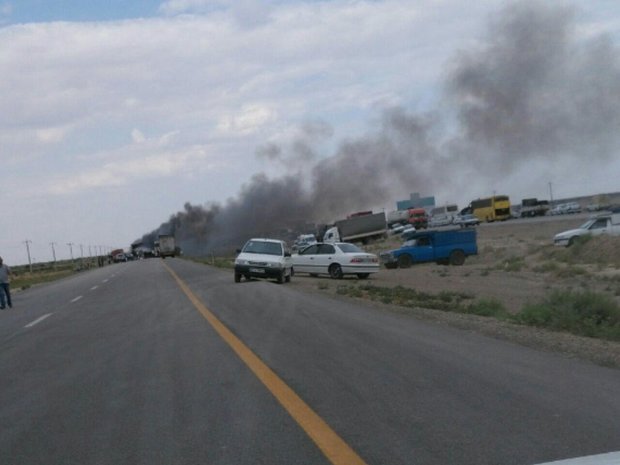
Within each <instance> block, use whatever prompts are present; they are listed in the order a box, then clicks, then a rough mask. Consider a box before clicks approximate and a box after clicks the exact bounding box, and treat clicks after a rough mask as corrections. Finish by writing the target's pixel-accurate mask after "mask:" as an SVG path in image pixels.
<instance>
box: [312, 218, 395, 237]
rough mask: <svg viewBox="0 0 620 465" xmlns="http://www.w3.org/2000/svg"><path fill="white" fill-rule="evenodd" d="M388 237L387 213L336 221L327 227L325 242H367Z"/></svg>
mask: <svg viewBox="0 0 620 465" xmlns="http://www.w3.org/2000/svg"><path fill="white" fill-rule="evenodd" d="M385 237H387V222H386V221H385V213H383V212H381V213H371V214H369V215H361V216H353V217H350V218H347V219H346V220H340V221H336V222H335V224H334V226H332V227H331V228H329V229H327V231H325V234H324V236H323V242H362V243H364V244H367V243H368V242H369V241H371V240H374V239H380V238H385Z"/></svg>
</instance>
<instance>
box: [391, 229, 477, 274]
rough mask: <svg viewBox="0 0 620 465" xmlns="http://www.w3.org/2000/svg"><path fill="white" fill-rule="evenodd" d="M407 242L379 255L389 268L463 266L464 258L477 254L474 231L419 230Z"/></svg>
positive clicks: (408, 236) (408, 237) (407, 238)
mask: <svg viewBox="0 0 620 465" xmlns="http://www.w3.org/2000/svg"><path fill="white" fill-rule="evenodd" d="M405 239H406V240H405V242H404V243H403V245H402V246H401V247H400V248H399V249H395V250H390V251H389V252H383V253H381V254H380V255H379V258H380V259H381V262H382V263H383V265H384V266H385V267H386V268H409V267H410V266H411V265H413V264H415V263H425V262H436V263H437V264H440V265H448V264H450V265H462V264H463V263H465V257H467V256H468V255H476V254H477V253H478V245H477V242H476V231H475V230H474V229H469V230H443V231H436V230H429V231H424V232H417V231H416V232H414V233H411V234H408V235H407V237H406V238H405Z"/></svg>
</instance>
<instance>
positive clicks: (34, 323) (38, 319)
mask: <svg viewBox="0 0 620 465" xmlns="http://www.w3.org/2000/svg"><path fill="white" fill-rule="evenodd" d="M52 315H53V313H48V314H46V315H43V316H42V317H39V318H37V319H36V320H34V321H32V322H30V323H28V324H27V325H26V326H24V328H31V327H32V326H34V325H36V324H37V323H41V322H42V321H43V320H45V319H46V318H47V317H50V316H52Z"/></svg>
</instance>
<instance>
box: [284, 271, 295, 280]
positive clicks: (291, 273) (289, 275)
mask: <svg viewBox="0 0 620 465" xmlns="http://www.w3.org/2000/svg"><path fill="white" fill-rule="evenodd" d="M292 277H293V268H291V272H290V273H289V274H288V275H286V276H285V277H284V282H285V283H290V282H291V278H292Z"/></svg>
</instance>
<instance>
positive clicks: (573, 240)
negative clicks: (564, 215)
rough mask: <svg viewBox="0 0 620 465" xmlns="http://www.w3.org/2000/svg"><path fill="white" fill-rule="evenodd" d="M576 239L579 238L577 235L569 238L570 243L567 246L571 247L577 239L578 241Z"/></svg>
mask: <svg viewBox="0 0 620 465" xmlns="http://www.w3.org/2000/svg"><path fill="white" fill-rule="evenodd" d="M576 240H577V237H576V236H573V237H571V238H570V239H569V240H568V245H567V247H570V246H571V245H573V244H574V243H575V241H576Z"/></svg>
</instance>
